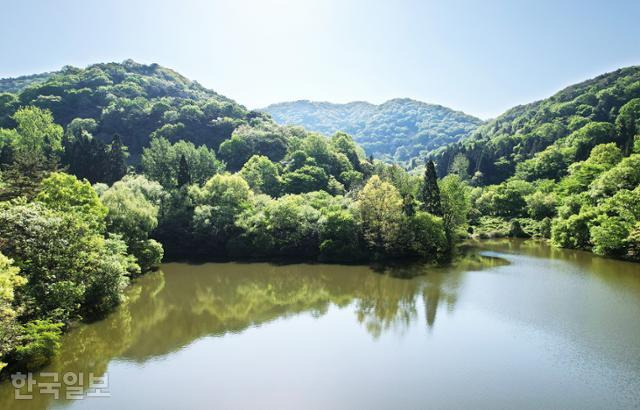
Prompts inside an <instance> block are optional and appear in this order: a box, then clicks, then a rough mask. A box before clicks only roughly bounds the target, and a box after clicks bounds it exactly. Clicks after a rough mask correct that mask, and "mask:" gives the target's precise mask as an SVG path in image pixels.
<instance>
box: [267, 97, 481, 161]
mask: <svg viewBox="0 0 640 410" xmlns="http://www.w3.org/2000/svg"><path fill="white" fill-rule="evenodd" d="M262 111H264V112H267V113H269V114H271V116H272V117H273V119H274V120H275V121H276V122H278V123H279V124H289V125H301V126H303V127H305V128H306V129H309V130H312V131H318V132H321V133H323V134H326V135H331V134H333V133H334V132H336V131H343V132H346V133H348V134H351V135H353V137H354V139H355V141H356V142H358V143H359V144H360V145H362V147H363V148H364V149H365V151H366V152H367V154H373V155H374V156H376V157H377V158H381V159H388V160H393V161H396V162H404V161H408V160H410V159H412V158H413V157H417V156H418V155H419V154H420V153H421V152H425V151H431V150H433V149H436V148H438V147H441V146H444V145H446V144H449V143H452V142H456V141H458V140H459V139H461V138H462V137H465V136H467V135H469V134H470V133H471V132H472V131H473V130H474V129H476V127H477V126H478V125H480V124H481V123H482V121H481V120H480V119H478V118H475V117H473V116H471V115H467V114H464V113H462V112H459V111H454V110H452V109H450V108H447V107H443V106H441V105H434V104H427V103H423V102H420V101H415V100H411V99H408V98H402V99H393V100H390V101H387V102H385V103H383V104H380V105H374V104H370V103H367V102H351V103H348V104H333V103H328V102H314V101H307V100H303V101H293V102H283V103H279V104H273V105H270V106H268V107H266V108H264V109H262ZM409 165H411V164H409Z"/></svg>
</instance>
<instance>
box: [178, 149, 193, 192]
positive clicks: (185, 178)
mask: <svg viewBox="0 0 640 410" xmlns="http://www.w3.org/2000/svg"><path fill="white" fill-rule="evenodd" d="M190 184H191V172H190V171H189V164H188V163H187V159H186V158H185V156H184V154H183V155H180V165H179V166H178V187H183V186H185V185H190Z"/></svg>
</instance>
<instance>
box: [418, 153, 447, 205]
mask: <svg viewBox="0 0 640 410" xmlns="http://www.w3.org/2000/svg"><path fill="white" fill-rule="evenodd" d="M418 199H419V200H420V201H421V202H422V210H424V211H426V212H429V213H432V214H433V215H442V205H441V203H440V188H438V176H437V175H436V168H435V165H434V164H433V161H429V162H428V163H427V167H426V169H425V171H424V178H423V180H422V186H421V187H420V192H419V194H418Z"/></svg>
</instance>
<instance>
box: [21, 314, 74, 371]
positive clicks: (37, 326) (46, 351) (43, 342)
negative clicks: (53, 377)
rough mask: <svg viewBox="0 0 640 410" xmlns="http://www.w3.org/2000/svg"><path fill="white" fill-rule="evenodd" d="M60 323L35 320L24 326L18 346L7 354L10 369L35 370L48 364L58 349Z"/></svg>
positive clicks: (60, 331)
mask: <svg viewBox="0 0 640 410" xmlns="http://www.w3.org/2000/svg"><path fill="white" fill-rule="evenodd" d="M61 328H62V323H53V322H51V321H48V320H35V321H32V322H29V323H27V324H26V325H24V326H23V327H22V329H21V331H20V335H19V336H18V346H17V347H16V348H15V349H14V350H13V351H11V353H10V354H9V360H10V362H11V365H12V367H15V368H19V369H24V370H36V369H38V368H40V367H42V366H44V365H46V364H48V363H49V361H50V360H51V358H52V357H53V355H54V354H55V353H56V352H57V350H58V349H59V348H60V336H61V333H62V330H61Z"/></svg>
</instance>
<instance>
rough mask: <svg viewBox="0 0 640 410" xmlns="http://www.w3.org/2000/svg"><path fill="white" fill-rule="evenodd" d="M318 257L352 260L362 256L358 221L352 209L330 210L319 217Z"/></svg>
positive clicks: (322, 258) (330, 260)
mask: <svg viewBox="0 0 640 410" xmlns="http://www.w3.org/2000/svg"><path fill="white" fill-rule="evenodd" d="M320 226H321V227H320V255H319V259H320V260H322V261H328V262H352V261H356V260H358V259H360V258H362V257H363V256H364V255H363V254H362V250H361V249H360V231H361V226H360V221H359V220H358V217H357V215H356V214H355V213H354V212H353V211H352V210H345V209H341V210H336V211H330V212H329V213H328V214H327V215H325V216H323V217H322V218H321V219H320Z"/></svg>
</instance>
